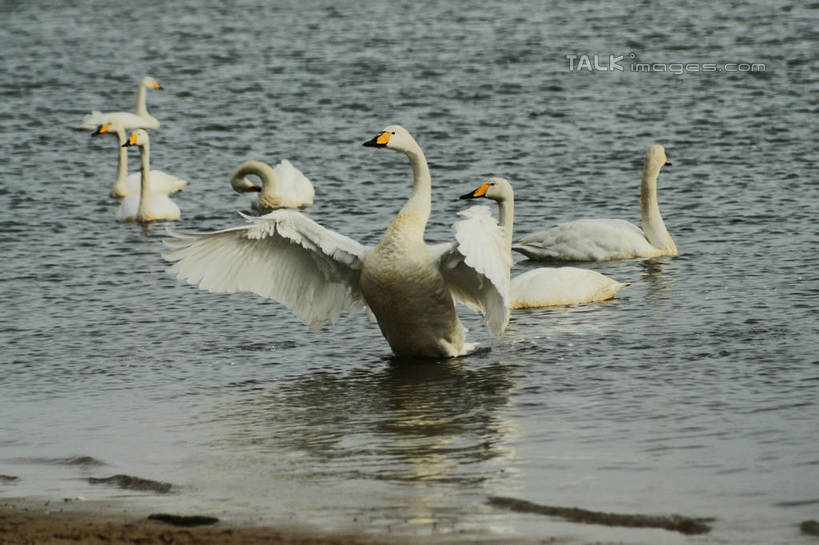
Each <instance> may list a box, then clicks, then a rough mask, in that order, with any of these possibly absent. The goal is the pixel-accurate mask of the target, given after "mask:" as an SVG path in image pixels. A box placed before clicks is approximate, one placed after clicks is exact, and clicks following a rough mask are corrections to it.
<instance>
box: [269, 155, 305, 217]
mask: <svg viewBox="0 0 819 545" xmlns="http://www.w3.org/2000/svg"><path fill="white" fill-rule="evenodd" d="M273 173H274V174H275V175H276V179H277V181H278V183H279V187H280V188H281V194H282V196H283V202H282V206H284V207H288V206H290V207H293V206H304V205H311V204H313V197H314V196H315V190H314V189H313V184H312V183H310V180H309V179H307V176H305V175H304V174H302V172H301V171H300V170H299V169H297V168H296V167H295V166H293V163H291V162H290V161H288V160H287V159H282V160H281V161H280V162H279V164H278V165H276V166H275V167H274V168H273ZM288 202H289V203H290V204H289V205H288V204H287V203H288Z"/></svg>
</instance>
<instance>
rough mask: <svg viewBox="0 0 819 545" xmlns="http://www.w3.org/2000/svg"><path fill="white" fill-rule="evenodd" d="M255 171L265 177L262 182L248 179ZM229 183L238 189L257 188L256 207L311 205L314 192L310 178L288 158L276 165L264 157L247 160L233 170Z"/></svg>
mask: <svg viewBox="0 0 819 545" xmlns="http://www.w3.org/2000/svg"><path fill="white" fill-rule="evenodd" d="M254 175H255V176H258V177H259V179H260V180H261V181H262V185H261V186H259V185H256V184H254V183H253V182H251V181H250V180H248V179H247V177H248V176H254ZM230 185H231V187H233V190H234V191H236V192H237V193H249V192H253V191H255V192H258V193H259V196H258V198H256V199H255V200H254V201H253V208H255V209H257V210H263V211H268V212H269V211H271V210H275V209H277V208H298V207H300V206H310V205H311V204H313V197H314V195H315V191H314V190H313V184H311V183H310V180H308V179H307V177H306V176H305V175H304V174H302V173H301V171H300V170H299V169H297V168H296V167H294V166H293V164H292V163H291V162H290V161H288V160H287V159H282V161H281V162H280V163H279V164H278V165H276V168H271V166H270V165H268V164H267V163H264V162H262V161H245V162H244V163H242V164H241V165H239V166H238V167H236V170H235V171H233V175H232V176H231V177H230Z"/></svg>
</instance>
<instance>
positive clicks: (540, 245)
mask: <svg viewBox="0 0 819 545" xmlns="http://www.w3.org/2000/svg"><path fill="white" fill-rule="evenodd" d="M664 165H668V166H671V162H670V161H669V160H668V158H667V157H666V155H665V149H664V148H663V147H662V146H661V145H659V144H655V145H653V146H651V147H650V148H648V152H647V153H646V158H645V163H644V164H643V181H642V185H641V186H640V213H641V216H642V225H643V229H642V230H641V229H640V228H639V227H637V226H636V225H634V224H632V223H629V222H627V221H624V220H619V219H581V220H575V221H570V222H568V223H562V224H560V225H558V226H556V227H553V228H551V229H548V230H546V231H541V232H538V233H532V234H531V235H528V236H526V237H524V238H522V239H521V240H520V242H518V243H517V244H515V245H513V246H512V249H513V250H514V251H516V252H520V253H522V254H523V255H525V256H526V257H528V258H530V259H542V260H553V261H605V260H609V259H630V258H634V257H657V256H661V255H677V246H676V245H675V244H674V241H673V240H672V239H671V235H669V234H668V230H666V228H665V223H663V217H662V216H661V215H660V207H659V206H658V205H657V176H658V175H659V174H660V169H661V168H662V167H663V166H664Z"/></svg>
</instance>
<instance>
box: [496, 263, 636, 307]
mask: <svg viewBox="0 0 819 545" xmlns="http://www.w3.org/2000/svg"><path fill="white" fill-rule="evenodd" d="M629 285H630V284H627V283H623V282H618V281H617V280H614V279H613V278H610V277H608V276H606V275H604V274H600V273H599V272H597V271H592V270H589V269H581V268H579V267H556V268H552V267H541V268H539V269H533V270H531V271H527V272H525V273H523V274H520V275H518V276H516V277H514V278H512V282H511V296H510V298H511V303H510V308H512V309H517V308H535V307H549V306H556V305H577V304H581V303H591V302H595V301H604V300H606V299H611V298H612V297H614V295H615V294H616V293H617V292H618V291H620V290H621V289H623V288H624V287H626V286H629Z"/></svg>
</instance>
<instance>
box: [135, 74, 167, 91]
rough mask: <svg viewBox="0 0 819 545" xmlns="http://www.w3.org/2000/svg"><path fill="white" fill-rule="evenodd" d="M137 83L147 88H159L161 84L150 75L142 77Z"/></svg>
mask: <svg viewBox="0 0 819 545" xmlns="http://www.w3.org/2000/svg"><path fill="white" fill-rule="evenodd" d="M139 84H140V85H141V86H143V87H146V88H148V89H156V90H161V89H162V86H161V85H160V84H159V82H158V81H156V80H155V79H154V78H152V77H151V76H145V77H144V78H142V81H140V82H139Z"/></svg>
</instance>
